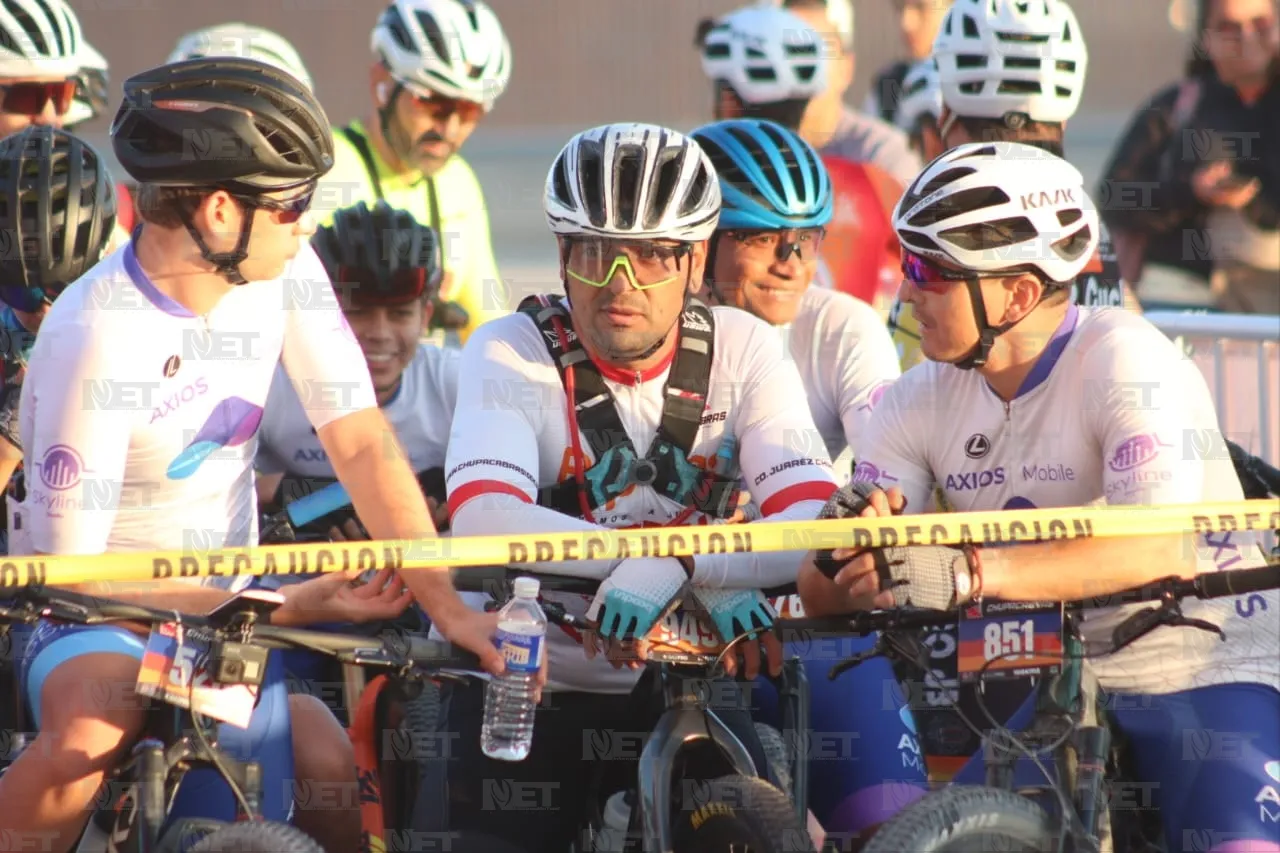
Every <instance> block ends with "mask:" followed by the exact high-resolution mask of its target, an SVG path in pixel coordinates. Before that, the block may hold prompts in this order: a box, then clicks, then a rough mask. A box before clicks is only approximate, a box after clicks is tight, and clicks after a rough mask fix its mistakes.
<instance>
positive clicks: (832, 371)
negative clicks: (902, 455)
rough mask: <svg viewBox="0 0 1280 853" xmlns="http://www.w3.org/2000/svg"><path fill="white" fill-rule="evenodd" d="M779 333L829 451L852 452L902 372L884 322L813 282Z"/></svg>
mask: <svg viewBox="0 0 1280 853" xmlns="http://www.w3.org/2000/svg"><path fill="white" fill-rule="evenodd" d="M782 332H783V335H784V337H785V339H786V349H787V352H788V353H789V354H790V356H791V360H792V361H793V362H795V365H796V369H797V370H799V371H800V379H801V381H802V382H803V383H804V390H805V396H806V397H808V398H809V412H810V414H812V415H813V423H814V425H815V426H816V427H817V428H818V433H819V434H820V435H821V436H822V440H823V442H824V443H825V445H826V448H827V455H828V456H829V457H830V458H831V459H835V458H836V457H838V456H839V455H840V454H841V453H842V452H843V451H844V449H845V448H846V447H851V448H853V450H854V453H855V455H856V453H857V450H858V446H859V443H860V439H861V435H862V431H863V429H864V428H865V427H866V424H867V421H868V420H870V418H871V410H872V409H873V408H874V407H875V404H876V402H877V401H878V400H879V399H880V397H881V396H882V395H883V394H884V391H885V389H886V388H887V387H888V386H889V385H890V384H891V383H892V382H893V381H894V380H896V379H897V378H898V376H900V375H901V372H902V371H901V368H900V367H899V364H898V351H897V349H896V348H895V347H894V345H893V338H891V337H890V336H889V330H888V328H887V327H886V326H885V324H884V321H883V320H881V319H880V315H879V314H878V313H877V312H876V310H875V309H874V308H872V307H871V306H870V305H868V304H866V303H865V302H862V301H861V300H859V299H855V298H854V297H852V296H850V295H849V294H847V293H840V292H838V291H834V290H824V289H823V288H820V287H814V286H812V285H811V286H810V287H809V289H808V290H806V291H805V293H804V296H803V297H801V302H800V310H799V311H798V312H797V313H796V318H795V320H793V321H792V322H791V325H790V326H787V327H783V329H782ZM846 470H847V469H846Z"/></svg>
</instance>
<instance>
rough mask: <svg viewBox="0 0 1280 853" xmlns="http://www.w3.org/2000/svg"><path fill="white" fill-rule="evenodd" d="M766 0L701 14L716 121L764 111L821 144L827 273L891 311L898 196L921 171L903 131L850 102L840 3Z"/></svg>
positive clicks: (826, 279)
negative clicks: (831, 203)
mask: <svg viewBox="0 0 1280 853" xmlns="http://www.w3.org/2000/svg"><path fill="white" fill-rule="evenodd" d="M785 5H786V6H787V8H785V9H784V8H779V7H778V6H776V5H774V4H771V3H768V2H765V3H760V4H758V5H755V6H747V7H744V8H741V9H737V10H736V11H733V12H731V13H729V14H728V15H725V16H723V17H721V18H717V19H714V20H706V21H703V22H702V23H701V24H700V26H699V31H698V37H697V44H698V48H699V50H700V52H701V55H702V70H703V73H704V74H705V75H706V76H707V78H708V79H710V80H711V81H712V83H713V85H714V97H715V105H714V114H715V118H716V119H717V120H725V119H734V118H756V119H766V120H768V121H773V122H776V123H778V124H780V125H782V126H783V127H786V128H788V129H790V130H793V131H795V132H797V133H798V134H799V135H800V136H801V138H803V139H804V140H805V141H806V142H808V143H809V144H810V145H812V146H813V147H815V148H817V149H818V150H819V153H820V154H821V155H822V159H823V164H824V165H825V166H826V167H827V172H828V174H829V175H830V177H831V182H832V187H833V191H834V193H835V211H836V212H835V215H834V216H833V218H832V221H831V225H830V226H829V229H828V230H829V232H830V235H829V236H830V239H829V240H827V241H826V243H825V244H824V248H823V251H822V261H823V266H822V268H821V269H820V270H819V280H820V281H822V282H823V283H824V285H825V286H827V287H830V288H832V289H834V290H839V291H842V292H845V293H848V294H850V295H851V296H855V297H857V298H859V299H861V300H862V301H864V302H867V303H869V304H871V305H873V306H877V307H879V308H880V310H881V311H886V310H887V309H888V307H889V301H890V300H891V299H892V292H893V289H894V288H895V287H896V278H895V276H896V269H897V258H898V247H897V240H896V238H895V237H894V236H893V228H892V227H891V226H890V218H891V212H892V209H893V203H894V202H895V201H897V199H898V196H899V195H901V194H902V187H903V185H904V184H905V183H906V182H907V181H909V180H911V178H913V177H915V175H916V173H917V172H918V171H919V170H920V161H919V158H918V157H916V155H915V154H914V153H913V152H912V151H911V149H910V147H909V146H908V145H907V138H906V136H905V134H903V133H902V132H901V131H899V130H897V129H896V128H894V127H893V126H892V125H889V124H886V123H885V122H882V121H880V120H879V119H877V118H874V117H872V116H867V115H864V114H862V113H858V112H855V111H853V110H850V109H848V108H847V107H845V106H844V102H843V100H842V99H843V96H844V92H845V90H846V89H847V88H848V87H849V83H850V81H851V80H852V79H853V51H852V12H851V10H849V9H846V11H849V16H848V18H847V19H846V23H847V24H848V27H847V29H848V32H846V31H845V28H843V27H841V26H840V25H838V24H836V23H834V22H833V21H834V19H836V18H841V16H840V15H839V14H837V12H836V11H835V10H837V9H838V8H841V4H840V3H836V2H833V3H831V4H830V7H828V4H826V3H824V2H822V0H790V2H787V3H786V4H785Z"/></svg>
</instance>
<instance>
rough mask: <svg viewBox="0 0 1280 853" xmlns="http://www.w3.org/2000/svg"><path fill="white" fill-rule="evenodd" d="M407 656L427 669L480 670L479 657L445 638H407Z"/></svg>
mask: <svg viewBox="0 0 1280 853" xmlns="http://www.w3.org/2000/svg"><path fill="white" fill-rule="evenodd" d="M409 656H410V657H412V658H413V662H414V663H416V664H419V665H421V666H423V667H426V668H428V669H463V670H470V671H472V672H482V671H483V669H482V667H481V666H480V658H478V657H476V655H474V654H473V653H471V652H468V651H465V650H464V649H461V648H456V647H455V646H454V645H453V644H452V643H450V642H448V641H446V640H428V639H426V638H425V637H410V638H409Z"/></svg>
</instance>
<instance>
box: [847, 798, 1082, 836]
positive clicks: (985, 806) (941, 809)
mask: <svg viewBox="0 0 1280 853" xmlns="http://www.w3.org/2000/svg"><path fill="white" fill-rule="evenodd" d="M1057 846H1058V831H1057V829H1056V828H1055V827H1054V825H1053V822H1052V821H1051V820H1050V819H1049V816H1048V815H1047V814H1045V811H1044V809H1042V808H1040V807H1039V806H1038V805H1036V804H1035V803H1033V802H1031V801H1030V800H1028V799H1026V798H1024V797H1020V796H1018V795H1017V794H1015V793H1013V792H1012V791H1005V790H1002V789H999V788H984V787H981V786H963V787H958V788H944V789H943V790H941V791H938V792H936V793H934V794H930V795H929V796H927V797H925V798H924V799H922V800H917V801H916V802H915V803H914V804H913V805H911V806H909V807H908V808H906V809H905V810H904V811H902V812H900V813H899V814H898V815H897V816H895V817H894V818H893V819H891V820H890V821H888V822H887V823H885V824H884V825H883V826H881V827H880V829H879V831H878V832H876V834H875V835H874V836H873V837H872V838H871V841H870V842H868V844H867V846H866V847H864V848H863V849H862V853H903V851H904V850H910V851H912V853H987V851H991V850H999V851H1002V853H1048V851H1051V850H1056V849H1057Z"/></svg>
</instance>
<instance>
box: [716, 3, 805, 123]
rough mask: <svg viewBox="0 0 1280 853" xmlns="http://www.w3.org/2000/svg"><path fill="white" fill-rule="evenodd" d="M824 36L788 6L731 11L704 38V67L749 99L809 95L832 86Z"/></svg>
mask: <svg viewBox="0 0 1280 853" xmlns="http://www.w3.org/2000/svg"><path fill="white" fill-rule="evenodd" d="M822 52H823V39H822V36H821V35H820V34H819V33H818V32H817V31H816V30H814V29H813V28H812V27H810V26H809V25H808V24H806V23H805V22H804V21H803V20H802V19H800V18H798V17H796V16H795V15H794V14H792V13H791V12H788V11H787V10H785V9H779V8H776V7H773V6H749V7H747V8H745V9H739V10H737V11H736V12H731V13H729V14H728V15H726V16H725V17H723V18H721V19H719V20H718V21H716V23H715V24H714V25H713V26H712V27H711V28H710V29H709V30H708V31H707V33H706V36H705V37H704V38H703V40H702V72H703V73H704V74H706V75H707V77H708V78H710V79H712V80H718V81H721V82H723V83H725V84H727V85H728V86H729V87H730V88H732V89H733V91H734V92H735V93H736V94H737V95H738V97H739V98H741V99H742V100H743V101H745V102H747V103H749V104H772V103H775V102H777V101H789V100H800V99H803V100H808V99H809V98H813V97H815V96H817V95H820V94H822V93H823V92H824V91H826V88H827V63H826V62H825V60H824V57H823V55H822Z"/></svg>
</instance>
